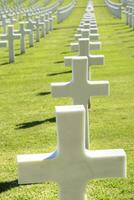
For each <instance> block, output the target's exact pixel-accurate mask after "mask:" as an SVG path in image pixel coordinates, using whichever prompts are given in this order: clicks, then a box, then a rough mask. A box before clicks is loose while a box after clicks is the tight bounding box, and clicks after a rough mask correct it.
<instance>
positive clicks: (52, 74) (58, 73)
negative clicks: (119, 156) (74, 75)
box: [47, 70, 72, 76]
mask: <svg viewBox="0 0 134 200" xmlns="http://www.w3.org/2000/svg"><path fill="white" fill-rule="evenodd" d="M71 72H72V71H71V70H69V71H65V72H57V73H51V74H48V75H47V76H58V75H61V74H69V73H71Z"/></svg>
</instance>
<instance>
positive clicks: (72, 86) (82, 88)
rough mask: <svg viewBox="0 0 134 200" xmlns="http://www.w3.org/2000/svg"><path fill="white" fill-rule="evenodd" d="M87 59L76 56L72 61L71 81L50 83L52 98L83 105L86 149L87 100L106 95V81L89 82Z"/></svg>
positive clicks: (107, 83)
mask: <svg viewBox="0 0 134 200" xmlns="http://www.w3.org/2000/svg"><path fill="white" fill-rule="evenodd" d="M88 76H89V75H88V58H87V57H84V56H83V57H80V56H76V57H73V59H72V81H70V82H67V83H52V84H51V87H52V96H53V97H71V98H72V99H73V103H74V104H75V105H84V107H85V110H86V124H85V129H86V131H85V133H86V137H85V144H86V147H87V148H88V100H89V99H90V97H91V96H106V95H108V93H109V92H108V90H109V82H108V81H90V80H89V79H88Z"/></svg>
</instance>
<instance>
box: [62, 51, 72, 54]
mask: <svg viewBox="0 0 134 200" xmlns="http://www.w3.org/2000/svg"><path fill="white" fill-rule="evenodd" d="M68 53H70V51H64V52H61V54H68Z"/></svg>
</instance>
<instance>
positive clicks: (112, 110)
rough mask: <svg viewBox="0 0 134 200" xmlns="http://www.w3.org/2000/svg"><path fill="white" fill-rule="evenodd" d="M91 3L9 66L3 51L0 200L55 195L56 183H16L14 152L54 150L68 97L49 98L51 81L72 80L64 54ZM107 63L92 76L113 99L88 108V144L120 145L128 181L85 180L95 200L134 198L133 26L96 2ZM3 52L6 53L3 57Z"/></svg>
mask: <svg viewBox="0 0 134 200" xmlns="http://www.w3.org/2000/svg"><path fill="white" fill-rule="evenodd" d="M86 3H87V0H79V2H78V3H77V8H76V9H75V10H74V11H73V13H72V14H71V15H70V16H69V18H68V19H67V20H65V21H64V22H63V23H61V24H56V23H55V25H54V29H55V30H54V31H53V32H52V33H50V34H48V35H47V36H46V38H44V39H41V42H39V43H36V44H35V47H33V48H27V53H26V54H24V55H19V54H20V53H19V44H18V43H16V50H15V52H16V60H15V63H13V64H8V52H7V51H5V50H3V49H0V86H1V89H0V122H1V123H0V200H7V199H8V200H9V199H11V200H29V199H32V200H35V199H40V200H42V199H47V200H56V199H57V195H58V194H57V192H58V187H57V185H56V184H55V183H52V182H49V183H43V184H35V185H24V186H19V185H18V183H17V166H16V155H17V154H27V153H46V152H52V151H53V150H55V148H56V123H55V106H57V105H67V104H68V105H70V104H71V103H72V100H71V99H68V98H58V99H54V98H52V96H51V88H50V83H52V82H62V81H63V82H66V81H69V80H71V78H72V74H71V68H70V67H65V66H64V56H69V55H75V54H76V53H71V50H70V42H72V41H73V39H74V34H75V32H76V28H77V26H78V25H79V22H80V19H81V17H82V14H83V13H84V10H85V6H86ZM94 6H95V13H96V19H97V24H98V27H99V33H100V37H101V38H100V41H101V42H102V49H101V50H100V51H94V52H92V53H94V54H97V53H98V54H102V55H103V54H104V55H105V65H104V66H99V67H98V66H94V67H92V69H91V71H92V80H109V81H110V90H111V91H110V96H109V97H93V98H92V106H91V111H90V125H89V126H90V138H91V146H90V148H91V149H116V148H123V149H124V150H125V151H126V153H127V158H128V164H127V167H128V178H127V179H106V180H97V181H96V180H93V181H90V182H89V184H88V185H87V194H88V198H89V195H90V199H91V200H95V199H96V200H115V199H116V200H133V199H134V68H133V66H134V31H132V30H131V29H130V28H128V27H127V26H126V25H125V24H124V20H125V19H124V18H123V19H122V20H120V19H115V18H114V17H113V16H112V15H111V14H110V13H109V12H108V10H107V9H106V7H105V6H104V3H103V0H94ZM1 55H2V56H1Z"/></svg>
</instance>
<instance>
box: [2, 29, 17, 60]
mask: <svg viewBox="0 0 134 200" xmlns="http://www.w3.org/2000/svg"><path fill="white" fill-rule="evenodd" d="M0 38H1V39H2V40H7V41H8V49H9V63H12V62H14V57H15V56H14V40H16V39H20V38H21V34H16V33H14V26H13V25H8V30H7V33H6V34H2V35H0Z"/></svg>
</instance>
